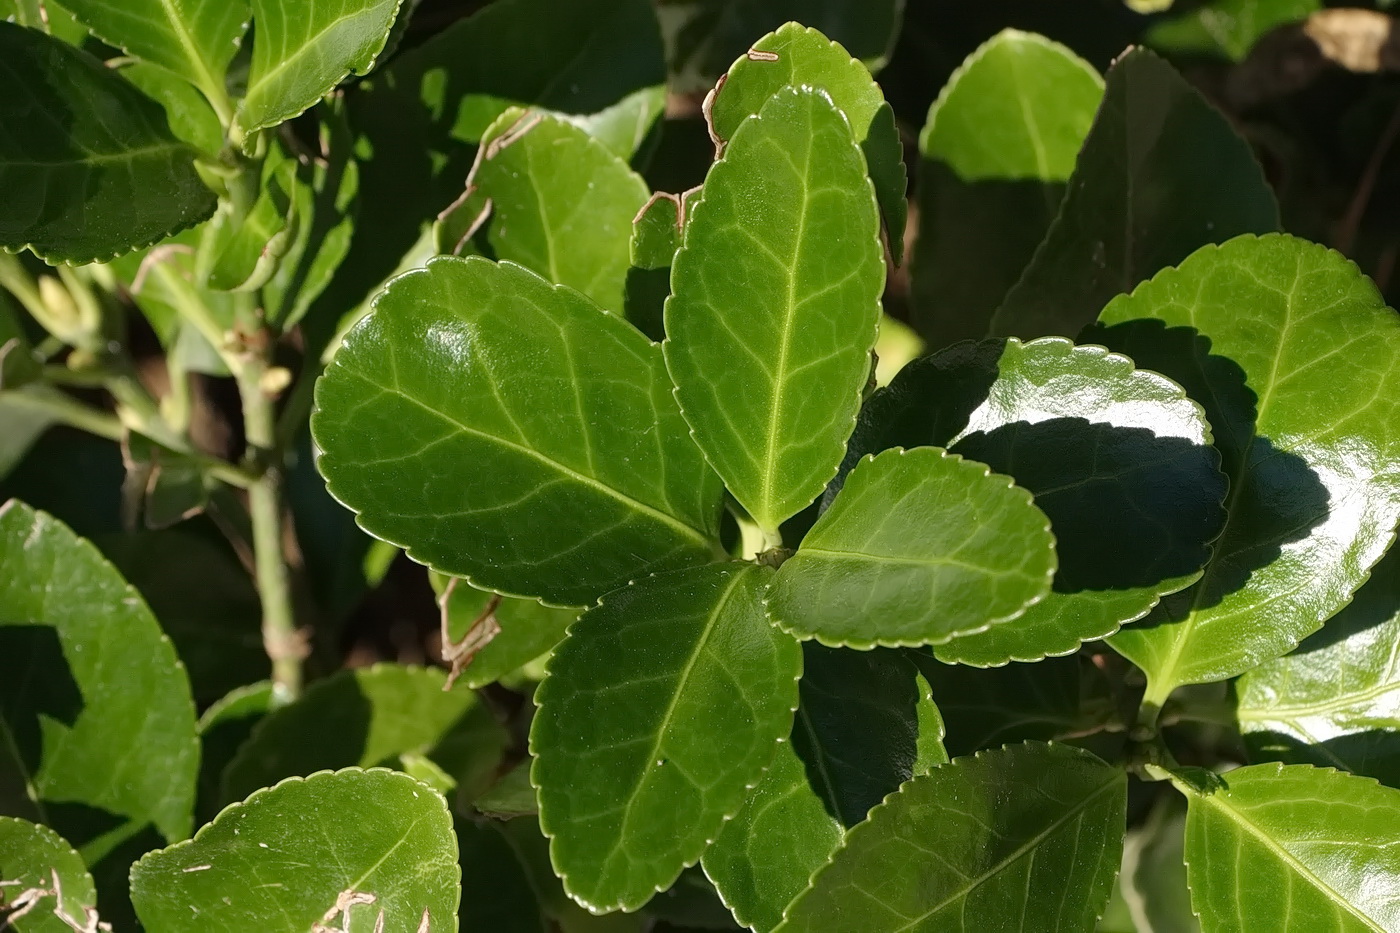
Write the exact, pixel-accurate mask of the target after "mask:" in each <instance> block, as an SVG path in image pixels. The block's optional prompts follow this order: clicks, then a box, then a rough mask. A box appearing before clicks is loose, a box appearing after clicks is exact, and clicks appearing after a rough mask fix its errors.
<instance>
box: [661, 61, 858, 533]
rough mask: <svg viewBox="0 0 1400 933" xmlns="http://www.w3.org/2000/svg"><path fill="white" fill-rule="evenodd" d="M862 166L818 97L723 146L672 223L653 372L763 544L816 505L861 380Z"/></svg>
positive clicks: (807, 97) (778, 110)
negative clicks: (671, 389) (662, 372)
mask: <svg viewBox="0 0 1400 933" xmlns="http://www.w3.org/2000/svg"><path fill="white" fill-rule="evenodd" d="M879 225H880V221H879V216H878V212H877V210H876V206H875V197H874V194H873V193H872V190H871V187H870V184H869V182H868V181H867V180H866V176H865V160H864V158H863V157H862V156H861V154H860V150H859V149H858V148H857V146H856V144H855V141H854V139H853V138H852V136H851V132H850V129H849V127H848V126H847V123H846V120H845V118H844V117H843V116H842V115H841V113H840V112H839V111H838V110H837V109H836V108H835V107H834V106H833V104H832V103H831V99H830V98H829V97H828V96H827V95H826V94H825V93H824V92H821V91H815V90H811V89H799V88H787V89H784V90H783V91H781V92H779V93H778V94H777V95H775V96H773V97H772V98H770V99H769V100H768V102H767V103H765V104H764V105H763V109H762V111H761V112H760V113H759V115H758V116H757V117H753V118H750V119H749V120H746V121H745V122H744V123H743V124H742V125H741V126H740V128H739V129H738V130H737V131H736V132H735V133H734V138H733V139H731V140H730V142H729V145H728V146H727V147H726V149H725V153H724V158H723V159H721V160H720V161H718V162H716V163H715V164H714V166H713V167H712V168H711V169H710V173H709V175H708V176H706V180H705V187H704V189H703V190H702V191H701V194H700V199H699V201H698V203H696V204H695V205H694V206H693V208H692V209H691V211H690V217H689V219H688V220H687V222H686V229H685V242H684V246H683V247H682V248H681V251H680V252H679V253H677V254H676V259H675V264H674V266H673V267H672V270H671V290H672V295H671V298H670V300H668V301H667V302H666V335H667V341H666V343H665V349H666V365H667V368H668V369H669V370H670V372H671V377H672V378H673V379H674V380H675V383H676V397H677V399H678V400H679V401H680V405H681V410H682V412H684V414H685V418H686V420H687V421H688V422H689V423H690V426H691V428H692V429H693V431H694V434H695V438H696V442H697V443H698V444H699V445H700V447H701V449H702V450H704V451H705V456H706V457H708V458H709V460H710V462H711V463H712V464H714V466H715V469H716V471H717V472H718V473H719V475H720V476H721V477H723V478H724V481H725V485H726V486H728V488H729V490H730V492H732V493H733V494H734V497H735V498H736V499H738V500H739V502H740V503H741V504H742V505H743V506H744V507H745V508H746V509H747V510H748V512H749V514H750V515H752V516H753V518H754V520H755V521H756V522H758V524H759V526H760V528H762V529H764V530H765V531H766V532H767V533H768V535H769V537H770V538H773V537H776V534H777V528H778V525H779V524H780V523H781V522H783V521H784V520H785V519H787V518H789V517H791V516H792V515H795V514H796V513H797V512H798V511H800V510H801V509H802V508H803V507H804V506H805V505H807V504H808V503H809V502H811V501H812V500H813V499H814V498H816V497H817V495H818V494H820V492H821V490H822V487H823V486H825V484H826V482H827V480H829V479H830V478H831V476H832V474H833V473H834V472H835V470H836V465H837V464H838V463H840V460H841V452H842V449H843V447H844V444H845V441H846V438H847V436H848V435H849V434H850V432H851V427H852V425H853V424H854V422H855V414H856V410H857V409H858V408H859V405H860V393H861V389H862V387H863V386H864V385H865V383H866V380H867V379H868V377H869V374H870V348H871V347H873V346H874V344H875V335H876V328H877V325H878V324H879V317H880V293H881V290H882V289H883V287H884V272H885V264H884V259H883V248H882V247H881V245H880V240H879Z"/></svg>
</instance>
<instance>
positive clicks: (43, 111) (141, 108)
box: [0, 22, 215, 263]
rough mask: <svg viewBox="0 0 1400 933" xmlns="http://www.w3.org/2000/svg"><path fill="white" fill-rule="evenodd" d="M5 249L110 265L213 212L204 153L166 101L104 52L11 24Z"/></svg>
mask: <svg viewBox="0 0 1400 933" xmlns="http://www.w3.org/2000/svg"><path fill="white" fill-rule="evenodd" d="M0 76H3V79H4V81H5V84H6V85H7V86H9V87H11V88H13V89H14V90H13V93H10V94H6V95H5V96H4V99H3V101H0V127H4V129H0V203H3V204H4V205H5V211H4V214H3V217H0V248H4V249H7V250H10V251H12V252H13V251H17V250H19V249H22V248H25V247H27V248H29V249H30V250H32V251H33V252H34V254H35V255H37V256H39V257H40V258H41V259H44V260H46V261H48V262H50V263H58V262H71V263H81V262H91V261H94V260H106V259H111V258H112V257H114V256H116V255H118V254H120V253H124V252H127V251H128V250H131V249H134V248H136V247H140V246H147V245H149V244H151V243H154V242H156V241H157V240H161V239H164V238H165V237H166V236H168V235H169V234H171V233H174V232H176V231H178V230H181V229H183V228H185V227H189V226H192V225H194V224H196V223H199V222H200V221H201V220H203V219H205V218H206V217H208V216H209V215H210V214H211V213H213V211H214V203H215V199H214V194H213V192H211V191H210V190H209V189H208V188H206V187H205V186H204V183H203V182H202V181H200V178H199V173H198V172H196V171H195V167H194V160H195V158H196V157H197V156H198V152H197V151H196V150H195V148H194V147H193V146H190V145H188V144H187V143H182V142H180V141H179V140H177V139H176V138H175V137H174V136H172V135H171V134H170V131H169V129H168V128H167V126H166V119H165V113H164V112H163V111H162V110H161V108H160V105H158V104H157V103H155V101H153V100H151V99H150V98H148V97H146V96H145V95H144V94H142V93H141V92H140V91H138V90H136V88H134V87H132V85H131V84H130V83H129V82H128V81H126V80H125V79H124V78H122V77H121V76H120V75H118V74H117V73H116V72H114V71H112V70H111V69H110V68H107V67H105V66H104V65H103V64H102V63H101V62H99V61H98V60H97V59H95V58H93V57H92V56H91V55H88V54H87V53H85V52H82V51H79V50H78V49H75V48H73V47H72V46H69V45H65V44H64V43H63V42H60V41H59V40H57V39H53V38H50V37H49V36H46V35H44V34H43V33H41V32H37V31H35V30H33V29H25V28H23V27H21V26H15V25H12V24H10V23H3V22H0Z"/></svg>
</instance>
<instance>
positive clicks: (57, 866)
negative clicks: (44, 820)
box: [0, 816, 97, 933]
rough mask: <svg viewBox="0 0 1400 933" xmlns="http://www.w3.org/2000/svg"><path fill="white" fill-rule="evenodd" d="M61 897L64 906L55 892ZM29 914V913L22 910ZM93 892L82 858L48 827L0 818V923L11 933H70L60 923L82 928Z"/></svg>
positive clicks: (94, 904)
mask: <svg viewBox="0 0 1400 933" xmlns="http://www.w3.org/2000/svg"><path fill="white" fill-rule="evenodd" d="M60 890H61V891H62V894H63V897H62V900H60V899H59V892H60ZM26 908H27V909H26ZM96 909H97V889H96V888H95V887H93V883H92V876H91V875H89V874H88V870H87V866H86V865H84V864H83V859H82V856H80V855H79V854H78V853H77V852H75V851H73V847H72V846H70V845H69V844H68V843H67V841H66V840H64V838H63V837H62V836H60V835H59V834H58V833H56V832H54V831H53V830H51V829H49V828H48V827H47V826H38V825H35V824H34V823H30V822H27V821H25V820H17V819H12V818H10V817H6V816H0V919H3V920H4V921H5V926H4V929H6V930H14V933H72V931H73V930H74V929H82V927H81V926H79V927H74V926H72V925H70V924H67V923H65V922H64V920H63V919H62V917H60V916H59V915H60V914H61V915H63V917H68V918H71V919H72V920H73V921H74V922H76V923H78V924H82V923H85V922H86V921H87V919H88V911H93V912H94V913H95V912H96Z"/></svg>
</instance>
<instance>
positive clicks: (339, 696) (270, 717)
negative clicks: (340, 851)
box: [223, 664, 506, 802]
mask: <svg viewBox="0 0 1400 933" xmlns="http://www.w3.org/2000/svg"><path fill="white" fill-rule="evenodd" d="M446 682H447V676H446V675H445V674H444V673H443V672H442V671H440V670H438V669H437V668H425V667H406V666H402V665H398V664H376V665H374V666H373V667H363V668H357V669H355V670H350V671H340V672H339V673H337V674H334V675H332V676H330V677H327V678H326V679H324V680H318V681H316V682H315V683H314V684H312V685H311V687H310V688H309V689H308V690H307V691H306V692H305V693H303V694H302V695H301V697H300V698H299V699H298V700H297V701H296V702H294V703H291V704H289V705H287V706H283V707H280V708H278V709H274V710H272V711H271V712H269V713H268V714H267V715H266V716H265V717H263V718H262V719H261V720H260V721H259V722H258V724H257V725H256V726H254V727H253V731H252V734H251V735H250V736H249V737H248V741H246V742H244V743H243V745H242V746H241V747H240V748H239V749H238V754H237V755H235V756H234V758H233V760H232V761H230V762H229V765H228V767H227V768H226V769H225V770H224V779H223V796H224V800H225V801H226V802H227V801H234V800H240V799H242V798H243V797H245V796H247V795H248V794H250V793H252V792H253V791H255V790H257V789H258V788H259V787H266V786H268V785H271V784H273V783H276V782H277V781H279V780H281V779H282V778H285V777H290V776H293V775H306V774H311V773H312V772H315V771H322V770H326V769H332V768H344V767H347V766H351V765H359V766H361V767H371V766H374V765H392V764H394V759H395V758H397V757H398V756H400V755H406V754H410V753H413V754H418V755H426V756H427V757H429V758H431V759H434V760H435V761H436V763H437V764H439V765H440V766H442V767H443V768H444V769H446V771H447V772H448V774H449V775H450V776H451V777H453V778H454V779H456V780H457V781H458V783H462V784H473V783H477V782H480V781H481V780H482V778H483V777H484V776H486V775H489V774H490V773H491V772H492V771H494V769H495V767H496V765H497V764H498V763H499V762H500V757H501V752H502V749H503V748H504V746H505V744H506V735H505V731H504V730H503V729H502V728H501V726H500V725H499V724H498V723H497V722H496V719H495V717H494V716H493V715H492V713H491V711H490V710H489V709H488V708H487V707H486V706H485V705H484V704H482V703H481V702H480V701H479V700H478V699H477V696H476V694H475V693H473V692H471V691H470V690H450V691H444V690H443V685H444V684H445V683H446Z"/></svg>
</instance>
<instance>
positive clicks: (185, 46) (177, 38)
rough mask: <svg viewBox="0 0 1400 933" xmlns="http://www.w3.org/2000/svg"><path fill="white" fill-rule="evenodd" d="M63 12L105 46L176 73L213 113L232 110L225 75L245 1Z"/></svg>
mask: <svg viewBox="0 0 1400 933" xmlns="http://www.w3.org/2000/svg"><path fill="white" fill-rule="evenodd" d="M64 6H66V7H67V8H68V9H69V10H70V11H71V12H72V13H73V15H74V16H75V17H77V19H78V20H79V21H81V22H82V24H83V25H84V26H86V27H87V28H88V29H90V30H92V34H93V35H95V36H97V37H98V38H99V39H101V40H102V41H103V42H106V43H107V44H108V45H112V46H116V47H117V48H119V49H121V50H122V51H124V52H126V53H127V54H128V55H134V56H135V57H137V58H143V59H145V60H146V61H148V62H150V63H152V64H154V65H160V66H161V67H162V68H165V69H168V70H169V71H172V72H174V73H175V74H177V75H179V76H180V77H182V78H184V79H185V80H186V81H188V82H190V83H191V84H193V85H194V86H195V87H197V88H199V89H200V90H201V91H203V92H204V95H205V96H206V97H207V98H208V99H209V101H210V103H212V104H214V106H215V107H220V108H224V109H227V108H228V106H229V104H228V91H227V90H226V89H225V87H224V72H225V71H226V70H227V69H228V64H229V62H230V61H232V60H233V56H234V53H235V52H237V51H238V45H239V42H240V40H241V39H242V38H243V31H244V30H245V29H246V28H247V26H248V13H249V10H248V3H247V0H227V2H224V0H220V2H218V3H207V2H201V0H64ZM229 116H230V114H228V113H225V114H224V119H227V118H228V117H229Z"/></svg>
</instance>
